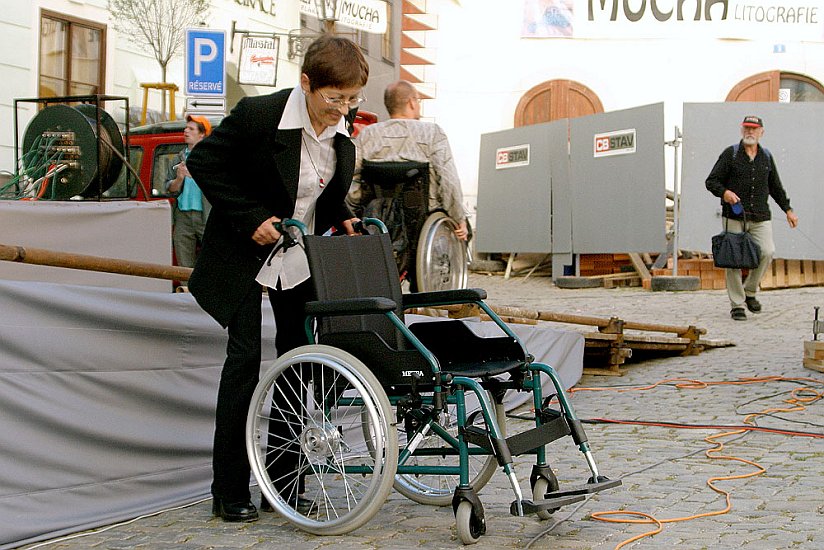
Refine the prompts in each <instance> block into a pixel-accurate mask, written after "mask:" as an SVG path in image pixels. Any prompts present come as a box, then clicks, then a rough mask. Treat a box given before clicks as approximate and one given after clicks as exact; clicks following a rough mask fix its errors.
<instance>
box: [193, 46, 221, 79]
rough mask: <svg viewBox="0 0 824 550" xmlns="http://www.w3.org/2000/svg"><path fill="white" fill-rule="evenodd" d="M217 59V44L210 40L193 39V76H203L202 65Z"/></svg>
mask: <svg viewBox="0 0 824 550" xmlns="http://www.w3.org/2000/svg"><path fill="white" fill-rule="evenodd" d="M216 57H217V44H216V43H215V41H214V40H212V39H211V38H195V51H194V58H195V76H201V75H202V74H203V64H204V63H209V62H210V61H214V60H215V58H216Z"/></svg>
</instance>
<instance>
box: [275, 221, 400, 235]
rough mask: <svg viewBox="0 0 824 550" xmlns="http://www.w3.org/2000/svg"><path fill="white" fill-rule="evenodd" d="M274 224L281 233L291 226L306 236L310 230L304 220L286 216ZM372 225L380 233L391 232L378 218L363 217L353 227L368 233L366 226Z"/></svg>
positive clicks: (356, 230)
mask: <svg viewBox="0 0 824 550" xmlns="http://www.w3.org/2000/svg"><path fill="white" fill-rule="evenodd" d="M272 225H273V226H275V229H277V230H278V232H280V233H284V229H288V228H289V227H297V229H298V231H300V234H301V235H303V236H306V234H307V233H308V232H309V230H308V229H307V228H306V225H304V224H303V222H300V221H298V220H294V219H292V218H286V219H283V220H280V221H279V222H272ZM370 225H371V226H374V227H377V228H378V231H379V232H380V233H389V229H387V227H386V224H384V223H383V222H382V221H381V220H379V219H378V218H363V219H362V220H358V221H357V222H355V223H354V224H352V229H354V230H355V232H357V233H363V234H365V233H367V230H366V227H367V226H370Z"/></svg>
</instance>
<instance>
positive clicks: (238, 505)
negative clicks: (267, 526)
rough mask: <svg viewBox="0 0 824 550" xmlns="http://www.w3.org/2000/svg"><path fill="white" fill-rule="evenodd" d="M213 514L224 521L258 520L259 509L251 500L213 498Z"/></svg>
mask: <svg viewBox="0 0 824 550" xmlns="http://www.w3.org/2000/svg"><path fill="white" fill-rule="evenodd" d="M212 514H213V515H215V516H218V517H220V518H221V519H223V521H257V519H258V511H257V508H255V505H254V504H252V503H251V502H250V501H248V500H246V501H239V502H225V501H224V500H223V499H221V498H218V497H214V498H213V499H212Z"/></svg>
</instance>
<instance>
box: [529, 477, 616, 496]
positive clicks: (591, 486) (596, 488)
mask: <svg viewBox="0 0 824 550" xmlns="http://www.w3.org/2000/svg"><path fill="white" fill-rule="evenodd" d="M599 478H600V476H599ZM620 485H621V480H620V479H604V480H603V481H599V482H597V483H587V484H585V485H581V486H580V487H574V488H572V489H567V490H565V491H552V492H551V493H547V494H546V495H544V497H545V498H549V499H555V498H565V497H570V496H578V495H591V494H593V493H597V492H600V491H604V490H606V489H612V488H614V487H618V486H620Z"/></svg>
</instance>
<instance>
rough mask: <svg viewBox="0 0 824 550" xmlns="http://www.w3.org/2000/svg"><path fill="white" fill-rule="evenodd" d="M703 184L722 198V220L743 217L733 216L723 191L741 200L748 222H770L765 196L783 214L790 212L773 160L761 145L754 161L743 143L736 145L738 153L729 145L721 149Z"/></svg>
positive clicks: (740, 216)
mask: <svg viewBox="0 0 824 550" xmlns="http://www.w3.org/2000/svg"><path fill="white" fill-rule="evenodd" d="M706 185H707V189H708V190H709V191H710V192H711V193H712V194H713V195H715V196H716V197H722V198H721V205H722V207H723V210H722V215H723V216H724V217H725V218H731V219H741V218H743V215H737V214H734V213H733V211H732V207H731V206H730V205H729V204H727V203H726V202H724V199H723V196H724V191H726V190H727V189H729V190H730V191H732V192H733V193H735V194H736V195H738V197H739V198H740V199H741V204H742V205H743V206H744V213H745V214H746V215H747V220H748V221H753V222H763V221H767V220H769V219H770V207H769V205H768V204H767V198H768V197H772V198H773V200H774V201H775V202H776V204H778V206H779V207H780V208H781V210H783V211H784V212H786V211H787V210H790V209H791V207H790V199H788V198H787V193H786V192H785V191H784V187H783V186H782V185H781V178H780V177H778V169H777V168H776V167H775V160H774V159H773V157H772V155H771V154H767V153H766V152H765V151H764V148H763V147H761V146H760V145H759V146H758V152H757V153H756V155H755V158H753V159H750V156H749V155H748V154H747V152H746V151H745V150H744V143H743V142H741V143H739V145H738V153H737V154H735V147H734V146H732V145H731V146H729V147H727V148H726V149H724V151H723V152H722V153H721V155H720V156H719V157H718V160H717V161H716V162H715V166H713V167H712V171H711V172H710V175H709V176H707V181H706Z"/></svg>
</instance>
